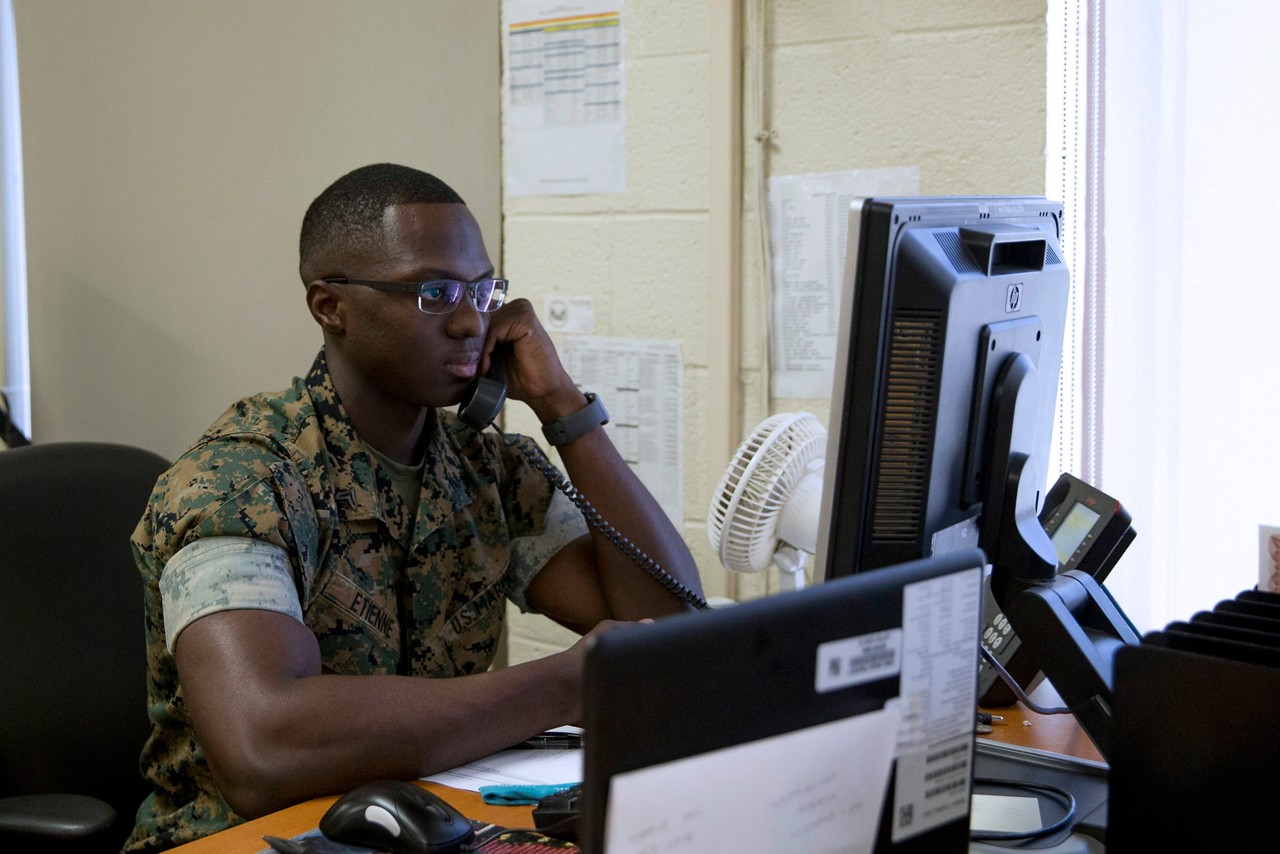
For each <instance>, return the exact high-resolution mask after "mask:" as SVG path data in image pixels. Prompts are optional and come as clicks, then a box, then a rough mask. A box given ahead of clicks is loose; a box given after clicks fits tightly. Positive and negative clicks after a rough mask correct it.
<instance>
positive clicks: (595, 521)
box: [499, 431, 710, 610]
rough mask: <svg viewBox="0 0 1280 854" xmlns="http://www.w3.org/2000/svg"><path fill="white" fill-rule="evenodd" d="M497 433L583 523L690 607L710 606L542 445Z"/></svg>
mask: <svg viewBox="0 0 1280 854" xmlns="http://www.w3.org/2000/svg"><path fill="white" fill-rule="evenodd" d="M499 435H501V436H502V438H503V440H504V441H505V442H506V443H507V444H508V445H515V446H516V447H517V448H519V449H520V450H521V451H523V452H524V455H525V456H526V457H528V458H529V462H531V463H532V464H533V467H534V468H536V469H537V470H538V471H540V472H542V474H543V476H544V477H546V479H547V480H549V481H551V483H552V485H553V486H555V488H556V489H558V490H560V491H561V492H563V493H564V494H565V497H567V498H568V499H569V500H570V501H572V502H573V506H575V507H577V508H578V510H580V511H581V512H582V518H584V519H586V520H587V524H588V525H590V526H591V527H592V528H595V529H596V530H597V531H599V532H600V534H601V535H602V536H603V537H604V538H605V539H606V540H608V541H609V542H611V543H613V544H614V546H616V547H617V548H618V550H619V551H620V552H622V553H623V554H624V555H626V556H627V557H629V558H631V559H632V560H633V561H635V562H636V563H637V564H638V565H639V566H640V568H641V569H643V570H644V571H645V572H647V573H648V574H649V576H650V577H652V578H653V579H654V580H655V581H657V582H658V583H659V584H661V585H662V586H663V587H664V588H666V590H667V591H668V592H669V593H671V595H673V596H675V597H676V598H678V599H683V600H684V601H685V602H687V603H689V604H690V605H692V606H693V607H695V608H697V609H699V610H705V609H707V608H709V607H710V606H709V605H708V604H707V600H706V599H703V598H702V596H700V595H699V594H697V593H695V592H694V591H693V590H690V589H689V588H688V587H687V586H686V585H685V584H684V583H683V582H681V581H680V579H678V578H676V577H675V576H674V575H672V574H671V573H669V572H667V570H666V569H664V568H663V567H662V565H661V564H659V563H658V562H657V561H656V560H654V559H653V558H651V557H649V556H648V555H647V554H645V553H644V552H643V551H642V550H641V549H640V547H639V546H637V545H636V544H635V543H633V542H631V540H629V539H627V537H626V536H625V535H624V534H623V533H622V532H621V531H619V530H618V529H617V528H615V527H613V525H611V524H609V522H608V520H606V519H605V518H604V517H603V516H601V515H600V511H599V510H597V509H596V508H595V506H594V505H592V503H591V502H590V501H588V500H587V497H586V496H585V495H583V494H582V492H581V491H580V490H579V489H578V487H576V486H574V485H573V484H572V483H570V482H569V479H568V478H567V477H565V476H564V475H563V474H562V473H561V472H560V470H559V469H558V468H556V467H555V464H554V463H552V462H551V460H550V459H548V458H547V455H546V453H545V452H543V450H542V448H540V447H538V444H537V443H536V442H534V441H533V440H531V439H530V438H529V437H528V436H525V435H523V434H521V433H503V432H502V431H499Z"/></svg>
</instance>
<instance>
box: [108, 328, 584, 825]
mask: <svg viewBox="0 0 1280 854" xmlns="http://www.w3.org/2000/svg"><path fill="white" fill-rule="evenodd" d="M427 430H429V431H430V438H429V440H428V442H429V445H428V448H427V451H426V455H425V466H424V476H423V478H422V491H421V499H420V503H419V506H418V513H417V517H416V519H415V518H411V517H410V516H409V514H408V512H407V511H406V508H405V506H404V503H403V502H402V501H401V500H400V498H399V496H398V495H397V493H396V491H395V490H394V488H393V487H392V483H391V480H390V478H389V477H388V476H387V473H386V472H385V471H383V470H382V469H380V468H379V465H378V463H377V462H376V461H375V460H374V459H373V457H372V455H371V454H370V453H369V452H368V451H367V450H366V449H365V448H364V446H363V445H362V444H361V442H360V440H359V439H358V438H356V435H355V431H354V429H353V428H352V425H351V422H350V421H349V420H348V418H347V416H346V413H345V412H344V410H343V408H342V405H341V403H340V401H339V400H338V396H337V393H336V392H335V390H334V387H333V384H332V381H331V380H330V378H329V373H328V368H327V364H326V362H325V355H324V351H323V350H322V351H321V352H320V354H319V356H317V358H316V361H315V364H314V365H313V366H312V369H311V371H310V373H309V374H308V376H307V377H306V378H305V379H296V380H295V381H294V383H293V385H292V387H291V388H289V389H286V390H285V391H283V392H279V393H277V394H272V395H259V396H255V397H251V398H247V399H245V400H242V401H240V402H239V403H237V404H235V405H234V406H233V407H231V408H230V409H229V410H227V412H226V413H224V414H223V416H222V417H221V418H220V419H219V420H218V421H217V422H215V423H214V425H213V426H212V427H210V428H209V430H208V432H207V433H206V434H205V435H204V436H203V437H202V438H201V440H200V441H199V442H198V443H197V444H196V445H195V446H194V447H193V448H192V449H191V450H189V451H188V452H187V453H186V454H184V455H183V456H182V457H181V458H180V459H179V460H178V461H177V462H176V463H175V464H174V465H173V467H172V468H171V469H170V470H169V471H168V472H166V473H165V474H164V476H162V477H161V478H160V480H159V482H158V483H157V485H156V488H155V492H154V493H153V494H152V497H151V503H150V505H149V507H148V509H147V512H146V514H145V515H144V516H143V518H142V521H141V522H140V523H139V524H138V528H137V530H136V531H135V532H134V535H133V548H134V554H135V557H136V559H137V562H138V566H139V569H140V571H141V573H142V578H143V581H144V584H145V595H146V610H147V639H148V660H149V683H148V690H149V706H150V717H151V721H152V735H151V737H150V739H149V740H148V742H147V745H146V747H145V748H144V750H143V753H142V760H141V762H142V767H143V771H144V773H145V774H146V775H147V777H148V778H149V779H150V780H151V781H152V782H153V784H154V787H155V788H154V792H153V794H152V795H150V796H148V798H147V799H146V801H144V803H143V805H142V808H141V809H140V810H139V813H138V824H137V827H136V828H135V829H134V833H133V836H132V837H131V838H130V841H129V843H128V845H127V846H126V850H130V851H146V850H160V849H164V848H168V847H171V846H173V845H178V844H181V843H183V842H187V841H190V840H192V839H195V838H198V837H200V836H204V835H207V834H209V833H213V832H215V831H218V830H221V829H223V828H226V827H229V826H231V825H233V824H236V823H238V822H239V821H240V818H239V817H238V816H236V815H235V814H234V813H233V812H232V810H231V808H230V807H229V806H228V805H227V803H226V801H224V800H223V798H222V796H221V795H220V794H219V792H218V790H217V788H216V786H215V785H214V782H213V777H212V775H211V772H210V770H209V766H208V764H207V762H206V760H205V757H204V753H203V751H202V749H201V747H200V744H199V742H197V741H196V738H195V732H194V730H193V729H192V726H191V720H190V717H189V716H188V714H187V710H186V708H185V705H184V702H183V694H182V689H181V687H180V686H179V684H178V674H177V667H176V665H175V663H174V659H173V656H172V655H171V654H170V652H169V651H168V649H167V648H166V644H165V627H164V614H163V613H162V604H161V602H162V598H161V592H160V588H161V585H160V579H161V576H162V574H163V573H164V571H165V565H166V563H167V562H168V561H169V559H170V558H172V557H173V555H175V554H177V553H178V552H179V551H180V550H181V549H182V548H183V547H184V546H187V545H188V544H189V543H192V542H194V541H196V540H199V539H201V538H210V537H227V536H231V537H241V538H244V537H248V538H252V539H255V540H261V541H266V542H269V543H271V544H274V545H275V546H278V547H280V548H282V549H284V550H285V551H286V552H287V554H288V556H289V562H290V564H291V566H290V568H289V569H290V570H291V574H292V577H293V581H294V583H295V584H296V585H297V590H298V597H299V600H300V604H301V610H302V615H303V622H304V623H305V624H306V625H307V627H308V628H310V629H311V630H312V632H314V633H315V635H316V638H317V639H318V641H319V645H320V655H321V660H322V664H323V666H324V667H325V668H326V669H327V670H331V671H334V672H336V673H342V674H409V675H417V676H428V677H448V676H457V675H462V674H467V673H476V672H479V671H483V670H485V669H486V668H487V667H488V666H489V664H490V663H491V661H492V660H493V656H494V652H495V650H496V647H497V643H498V637H499V633H500V631H501V628H502V624H503V618H504V611H505V608H504V601H505V599H507V598H511V599H512V600H513V601H515V602H516V603H517V604H519V605H520V606H521V607H522V608H527V606H526V605H525V603H524V602H523V592H524V588H525V586H526V585H527V584H528V581H529V579H530V578H531V577H532V576H533V575H534V574H536V572H537V570H538V569H539V568H540V567H541V566H542V565H543V564H544V563H545V561H546V560H547V558H548V557H550V556H551V555H552V554H554V553H555V552H556V551H557V550H559V548H560V547H561V546H563V545H564V544H565V543H567V542H568V541H569V540H571V539H573V538H574V537H576V536H578V535H580V534H581V533H583V532H585V530H586V528H585V525H584V524H583V523H582V519H581V515H580V514H567V513H563V512H560V511H559V510H556V509H554V508H556V507H557V506H558V503H557V504H553V503H551V498H552V494H553V492H554V491H553V490H552V489H551V487H550V486H549V484H548V482H547V480H546V479H545V478H544V477H543V476H542V475H541V474H539V473H537V472H536V471H535V470H534V469H533V468H532V467H530V466H529V465H528V463H527V461H526V459H525V457H524V456H523V455H522V454H521V453H520V452H519V451H517V450H515V449H513V448H511V447H509V446H508V445H506V444H505V443H504V442H503V441H502V439H501V438H500V437H499V436H496V435H494V434H492V433H487V434H482V435H478V434H476V433H475V432H473V431H472V430H470V429H469V428H467V427H464V426H462V425H461V423H460V422H458V421H457V420H456V419H455V418H454V417H453V416H452V415H451V414H448V413H443V412H440V411H438V410H436V411H433V412H432V416H431V417H430V418H429V419H428V425H427ZM217 604H218V603H213V605H214V610H216V606H217ZM222 604H224V605H225V602H224V603H222Z"/></svg>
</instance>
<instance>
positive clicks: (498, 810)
mask: <svg viewBox="0 0 1280 854" xmlns="http://www.w3.org/2000/svg"><path fill="white" fill-rule="evenodd" d="M423 785H425V786H426V787H427V789H429V790H430V791H432V792H435V793H436V794H437V795H439V796H440V797H442V798H444V799H445V800H447V801H448V802H449V803H451V804H453V805H454V806H455V807H457V808H458V810H459V811H460V812H461V813H462V814H463V815H465V816H466V817H467V818H470V819H477V820H479V821H487V822H491V823H493V824H497V825H501V826H503V827H511V828H521V827H528V828H531V827H533V807H527V806H526V807H501V806H492V805H490V804H486V803H485V802H484V799H483V798H481V797H480V795H479V794H478V793H476V792H467V791H463V790H461V789H453V788H450V787H449V786H441V785H440V784H438V783H424V784H423ZM336 800H337V798H336V797H325V798H314V799H312V800H309V801H306V802H304V803H301V804H295V805H294V806H291V807H288V808H286V809H282V810H280V811H279V812H273V813H271V814H270V815H265V816H263V817H262V818H258V819H254V820H253V821H249V822H245V823H244V824H241V825H238V826H236V827H233V828H231V829H230V830H224V831H222V832H221V833H215V834H214V835H213V836H206V837H205V838H204V839H197V840H196V841H195V842H191V843H188V844H186V845H182V846H179V847H177V848H174V849H173V850H174V851H181V852H182V854H214V852H217V854H232V852H235V854H252V852H257V851H262V850H265V849H266V848H267V843H265V842H263V841H262V837H263V836H279V837H283V838H285V839H288V838H289V837H291V836H297V835H298V834H300V833H306V832H307V831H308V830H311V829H312V828H314V827H316V826H317V825H318V824H320V817H321V816H322V815H324V813H325V810H327V809H329V805H330V804H332V803H333V802H334V801H336Z"/></svg>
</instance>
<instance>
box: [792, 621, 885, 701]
mask: <svg viewBox="0 0 1280 854" xmlns="http://www.w3.org/2000/svg"><path fill="white" fill-rule="evenodd" d="M817 659H818V660H817V668H816V671H815V672H814V676H813V687H814V690H815V691H817V692H818V693H819V694H826V693H829V692H831V691H839V690H840V689H842V688H849V687H851V686H853V685H863V684H865V683H867V682H874V681H876V680H877V679H886V678H888V677H890V676H897V675H898V671H899V670H900V669H901V668H902V629H888V630H887V631H883V632H873V633H871V634H867V635H859V636H858V637H854V638H844V639H842V640H835V641H827V642H826V643H824V644H819V645H818V655H817Z"/></svg>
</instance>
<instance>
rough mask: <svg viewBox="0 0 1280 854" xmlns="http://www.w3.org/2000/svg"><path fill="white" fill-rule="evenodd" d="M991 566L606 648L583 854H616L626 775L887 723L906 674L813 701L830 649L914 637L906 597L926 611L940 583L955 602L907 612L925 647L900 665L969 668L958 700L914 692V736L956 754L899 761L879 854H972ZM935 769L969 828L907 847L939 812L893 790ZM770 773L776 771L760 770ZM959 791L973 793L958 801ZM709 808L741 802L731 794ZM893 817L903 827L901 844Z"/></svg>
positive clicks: (663, 631) (924, 566) (916, 565)
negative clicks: (982, 645)
mask: <svg viewBox="0 0 1280 854" xmlns="http://www.w3.org/2000/svg"><path fill="white" fill-rule="evenodd" d="M982 565H983V558H982V555H981V552H977V551H973V552H964V553H958V554H952V555H946V556H943V557H937V558H931V559H926V560H919V561H913V562H910V563H906V564H901V565H898V566H894V567H887V568H884V569H881V570H877V571H875V572H868V573H862V574H859V575H854V576H850V577H847V578H842V579H838V580H836V581H831V582H828V583H826V584H822V585H819V586H816V587H812V588H809V589H806V590H801V591H798V592H793V593H786V594H783V595H780V596H773V597H768V598H766V599H761V600H756V601H753V602H748V603H744V604H740V605H735V606H731V607H729V608H726V609H722V610H716V611H712V612H701V613H697V614H689V615H683V616H679V617H673V618H668V619H665V620H660V621H658V622H657V623H656V624H654V625H652V626H628V627H624V628H621V629H619V630H617V631H614V632H611V633H609V634H606V635H603V636H601V637H599V638H598V639H596V641H595V642H594V643H593V645H592V647H591V648H590V649H589V651H588V654H587V664H586V697H585V717H584V725H585V729H586V739H585V745H586V750H585V786H584V794H583V827H582V833H581V834H580V839H581V841H582V843H583V845H584V847H585V850H587V851H588V852H603V851H604V850H605V839H606V835H605V834H606V821H607V815H608V810H609V791H610V780H611V779H612V778H613V777H614V776H615V775H618V774H622V773H625V772H628V771H634V770H637V769H642V768H649V767H652V766H656V765H660V764H662V763H667V762H672V761H674V760H678V759H683V758H686V757H691V756H697V755H701V754H706V753H708V752H710V751H715V750H719V749H722V748H728V747H733V746H737V745H742V744H746V743H750V742H755V741H757V740H760V739H766V738H769V737H771V736H776V735H781V734H784V733H791V732H794V731H797V730H801V729H804V728H808V727H814V726H817V725H820V724H825V723H829V722H832V721H838V720H843V719H846V718H849V717H852V716H856V715H862V714H864V713H867V712H873V711H877V710H880V709H882V708H884V707H885V704H886V703H887V702H889V701H890V700H893V699H895V698H898V697H899V696H900V695H902V694H903V692H904V685H903V681H904V680H903V678H902V672H903V671H896V672H893V673H892V674H890V675H887V676H885V677H884V678H877V679H875V680H874V681H870V682H865V683H862V684H858V685H855V686H852V687H846V688H841V689H839V690H823V691H819V690H816V687H815V686H816V673H815V670H816V668H817V666H818V662H819V646H820V645H822V644H830V643H832V642H838V641H842V640H845V639H848V638H855V637H864V636H868V635H873V634H875V633H877V632H885V631H891V630H895V629H903V619H904V601H905V596H906V591H907V590H909V589H911V590H915V591H917V593H915V594H913V595H914V596H915V597H916V598H915V599H913V600H912V601H913V602H917V603H918V602H919V592H918V591H920V590H923V589H928V590H932V591H937V590H938V589H939V587H938V585H937V584H936V583H935V584H934V585H932V586H931V587H928V586H926V585H923V584H921V583H922V582H930V581H934V582H936V581H938V580H940V579H946V580H947V581H946V584H945V589H946V590H948V591H950V592H948V593H947V595H946V596H944V597H943V598H944V599H946V600H947V601H946V602H945V603H943V602H941V601H936V602H929V603H926V604H925V605H924V606H921V605H919V604H916V605H911V606H909V607H910V608H911V609H912V610H911V611H910V613H911V614H913V615H914V617H913V618H912V620H913V622H914V623H915V625H914V626H908V627H907V631H908V632H914V635H913V636H912V637H914V638H915V640H911V639H910V638H908V640H906V641H904V647H913V648H914V650H915V651H914V652H913V653H910V654H908V653H906V652H904V654H903V657H904V660H905V659H907V658H909V657H912V656H914V657H916V658H920V657H921V656H922V655H927V653H923V652H922V650H921V647H920V646H919V645H920V644H921V643H924V644H926V645H932V646H933V647H939V645H940V646H941V647H942V648H945V651H947V652H948V653H949V654H950V655H952V656H955V655H959V656H961V661H962V664H961V666H960V667H959V668H958V669H953V672H952V673H951V675H950V678H951V682H952V684H951V685H950V687H949V688H948V689H947V690H940V689H939V686H938V685H934V686H933V689H932V690H925V691H922V692H921V691H918V690H917V689H919V687H920V686H919V685H918V684H917V685H915V686H914V687H913V688H912V689H911V690H913V691H916V693H915V694H914V695H913V700H914V701H915V704H916V705H915V707H914V711H913V714H914V715H915V717H916V722H917V723H919V722H920V721H925V722H926V726H925V727H924V729H927V730H929V731H930V736H929V737H930V739H931V743H932V744H933V745H934V747H936V745H937V744H938V743H940V742H939V740H938V738H937V736H939V734H944V735H945V737H946V738H947V739H950V746H949V749H948V750H947V751H946V752H945V753H939V752H938V751H936V750H934V751H933V752H932V753H930V752H929V751H926V750H923V749H922V748H920V745H919V744H917V749H918V751H919V756H918V757H917V759H918V761H912V762H910V763H907V764H906V765H904V762H903V760H902V756H900V755H899V756H897V759H896V761H895V765H894V772H893V774H892V775H890V777H889V779H886V780H885V781H884V783H885V786H886V791H887V793H888V794H887V797H886V798H885V802H884V803H885V806H884V809H883V811H882V815H881V818H880V823H879V843H878V844H877V846H876V850H878V851H930V852H945V851H966V850H967V848H968V828H969V821H968V802H969V797H968V796H969V786H970V783H971V778H972V749H973V714H974V709H975V706H976V690H977V687H976V685H977V655H978V652H977V638H978V632H979V628H978V626H979V615H980V610H981V606H980V602H981V577H982ZM913 585H914V587H913ZM934 598H935V599H936V597H934ZM921 607H923V608H924V610H921ZM943 611H949V613H946V614H943ZM957 620H958V621H957ZM970 624H971V625H970ZM913 645H914V646H913ZM965 667H967V668H968V672H967V674H966V673H964V672H963V670H964V668H965ZM904 669H905V668H904ZM957 677H958V678H957ZM917 681H918V680H917ZM922 697H927V698H928V699H927V700H922V699H921V698H922ZM921 703H927V704H930V705H931V706H932V708H923V707H921V706H920V704H921ZM948 727H950V730H949V731H948ZM957 727H958V729H959V732H958V733H957V732H956V729H957ZM916 735H917V736H918V735H919V731H917V732H916ZM899 736H900V738H901V736H902V730H901V729H900V730H899ZM918 740H919V739H917V742H918ZM944 740H945V739H944ZM926 755H929V756H935V755H936V756H937V757H938V758H937V761H938V762H943V763H948V764H949V765H950V766H951V767H952V769H953V771H952V775H951V776H952V779H953V780H954V781H955V782H954V783H953V785H952V787H951V791H950V793H949V796H950V797H951V798H952V799H953V803H958V801H956V800H955V799H956V798H959V799H960V800H962V801H963V809H962V812H963V814H962V815H958V816H953V817H951V818H949V819H948V820H946V821H943V822H942V823H941V824H937V823H936V822H935V826H933V827H932V828H931V829H928V830H927V831H925V832H922V833H915V835H909V832H908V835H907V836H906V837H905V838H904V831H903V830H902V827H901V823H902V820H903V818H902V816H903V815H907V816H908V820H910V815H915V816H916V817H917V818H919V819H920V822H919V823H920V824H924V825H927V824H928V823H929V822H928V820H927V818H926V816H927V814H928V811H929V809H928V808H929V804H928V803H927V802H924V801H921V800H917V802H915V803H912V804H910V805H907V804H904V803H902V802H901V801H902V799H901V798H900V797H899V798H895V789H900V788H901V787H900V786H895V780H894V777H896V776H897V775H899V774H902V773H904V772H903V770H902V769H903V768H904V767H909V768H910V769H911V770H910V771H909V772H906V773H910V774H913V775H917V776H919V777H920V781H919V786H917V787H916V790H917V792H919V791H921V790H922V789H923V787H924V781H925V780H936V779H937V776H936V773H931V772H936V771H937V770H938V769H937V768H926V767H924V764H923V763H924V762H925V760H924V758H923V757H924V756H926ZM854 761H856V759H855V760H854ZM957 767H959V769H960V771H959V776H958V777H957V775H956V773H955V771H954V769H955V768H957ZM759 773H760V774H768V773H770V770H769V769H767V768H761V769H760V771H759ZM741 785H743V786H748V785H751V781H750V780H744V781H742V782H741ZM960 786H962V788H963V791H962V792H957V791H955V789H956V788H957V787H960ZM708 796H715V797H725V798H733V797H734V792H733V791H732V790H728V791H722V792H716V793H711V794H709V795H708ZM940 796H942V797H946V796H947V794H946V793H942V794H941V795H940ZM904 811H905V812H904ZM894 816H898V818H897V821H898V824H899V829H898V831H897V832H896V835H897V837H898V841H897V842H896V843H895V842H894V841H893V836H894V835H895V833H894V832H893V831H892V825H893V822H894V820H895V819H894Z"/></svg>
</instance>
